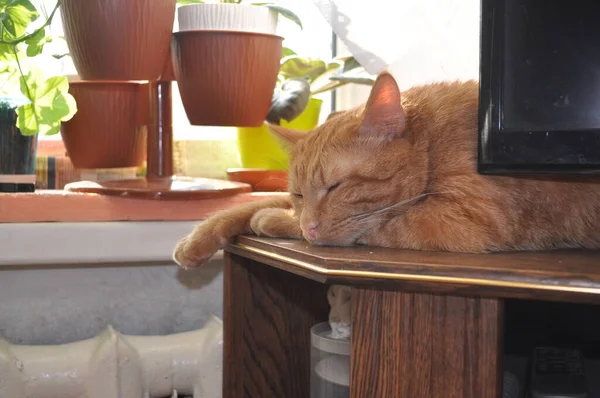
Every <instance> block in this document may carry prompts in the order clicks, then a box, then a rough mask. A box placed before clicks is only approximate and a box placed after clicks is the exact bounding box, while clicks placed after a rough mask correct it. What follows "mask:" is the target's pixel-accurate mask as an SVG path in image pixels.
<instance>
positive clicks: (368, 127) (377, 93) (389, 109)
mask: <svg viewBox="0 0 600 398" xmlns="http://www.w3.org/2000/svg"><path fill="white" fill-rule="evenodd" d="M401 100H402V97H401V95H400V89H399V88H398V84H397V83H396V79H394V77H393V76H392V75H391V74H389V73H388V72H383V73H381V74H380V75H379V77H377V80H375V84H374V85H373V88H372V89H371V94H370V95H369V100H368V101H367V104H366V105H365V110H364V114H363V121H362V123H361V124H360V127H359V128H358V134H359V136H362V137H365V138H381V139H386V140H389V141H391V140H393V139H394V138H398V137H401V136H402V135H403V134H404V130H405V127H406V114H405V113H404V108H403V107H402V103H401Z"/></svg>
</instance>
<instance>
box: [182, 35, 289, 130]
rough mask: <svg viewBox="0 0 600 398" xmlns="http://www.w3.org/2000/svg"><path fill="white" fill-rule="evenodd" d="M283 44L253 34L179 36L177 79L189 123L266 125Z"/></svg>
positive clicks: (273, 39) (269, 37)
mask: <svg viewBox="0 0 600 398" xmlns="http://www.w3.org/2000/svg"><path fill="white" fill-rule="evenodd" d="M282 41H283V37H280V36H276V35H266V34H260V33H250V32H225V31H184V32H176V33H174V34H173V42H172V51H173V54H172V55H173V66H174V68H175V78H176V79H177V84H178V86H179V93H180V94H181V100H182V102H183V106H184V108H185V112H186V114H187V116H188V119H189V121H190V123H191V124H193V125H197V126H203V125H204V126H243V127H258V126H260V125H262V123H263V121H264V120H265V117H266V116H267V112H268V111H269V107H270V105H271V98H272V97H273V90H274V89H275V84H276V83H277V73H278V72H279V60H280V59H281V50H282Z"/></svg>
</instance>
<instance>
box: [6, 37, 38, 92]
mask: <svg viewBox="0 0 600 398" xmlns="http://www.w3.org/2000/svg"><path fill="white" fill-rule="evenodd" d="M10 48H11V49H12V50H13V53H14V54H15V60H16V61H17V67H18V68H19V72H20V73H21V79H23V84H24V85H25V91H27V97H29V100H30V101H31V103H32V104H33V102H34V98H33V97H32V96H31V91H30V90H29V86H28V85H27V81H26V80H25V74H24V73H23V68H21V61H19V55H18V54H17V47H16V46H14V45H11V46H10Z"/></svg>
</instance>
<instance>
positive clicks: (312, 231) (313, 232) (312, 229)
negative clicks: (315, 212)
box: [304, 221, 320, 239]
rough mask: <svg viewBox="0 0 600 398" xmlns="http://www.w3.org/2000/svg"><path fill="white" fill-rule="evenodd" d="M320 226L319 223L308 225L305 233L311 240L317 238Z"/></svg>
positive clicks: (313, 222) (314, 222) (312, 222)
mask: <svg viewBox="0 0 600 398" xmlns="http://www.w3.org/2000/svg"><path fill="white" fill-rule="evenodd" d="M319 224H320V223H318V222H317V221H311V222H309V223H308V224H306V228H305V230H304V231H305V232H306V234H307V235H308V236H309V237H310V238H311V239H315V238H316V237H317V228H318V227H319Z"/></svg>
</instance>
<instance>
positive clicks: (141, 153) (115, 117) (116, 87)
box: [61, 80, 150, 169]
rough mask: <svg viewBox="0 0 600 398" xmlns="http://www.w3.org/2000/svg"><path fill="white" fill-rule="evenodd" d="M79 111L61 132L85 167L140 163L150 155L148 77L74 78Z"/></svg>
mask: <svg viewBox="0 0 600 398" xmlns="http://www.w3.org/2000/svg"><path fill="white" fill-rule="evenodd" d="M69 92H70V93H71V94H72V95H73V97H75V100H76V101H77V108H78V110H77V113H76V114H75V116H73V118H72V119H71V120H69V121H68V122H64V123H63V124H62V127H61V135H62V138H63V141H64V143H65V147H66V149H67V153H68V154H69V157H70V158H71V161H72V162H73V165H74V166H75V167H77V168H82V169H100V168H113V167H137V166H140V165H141V164H142V163H143V162H144V160H145V159H146V137H147V124H148V120H149V113H148V110H149V106H150V103H149V99H150V89H149V84H148V82H146V81H89V80H87V81H86V80H81V81H76V82H71V83H70V85H69Z"/></svg>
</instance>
